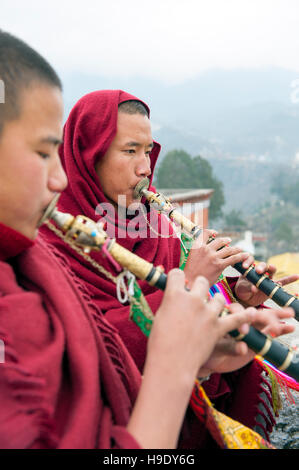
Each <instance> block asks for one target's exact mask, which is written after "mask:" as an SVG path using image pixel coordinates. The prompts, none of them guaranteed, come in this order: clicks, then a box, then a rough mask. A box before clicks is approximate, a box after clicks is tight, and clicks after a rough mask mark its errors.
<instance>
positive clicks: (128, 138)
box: [96, 112, 153, 207]
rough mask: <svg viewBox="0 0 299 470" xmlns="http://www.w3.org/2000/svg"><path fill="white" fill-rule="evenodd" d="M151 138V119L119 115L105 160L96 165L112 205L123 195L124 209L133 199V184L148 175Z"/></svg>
mask: <svg viewBox="0 0 299 470" xmlns="http://www.w3.org/2000/svg"><path fill="white" fill-rule="evenodd" d="M152 148H153V138H152V132H151V125H150V120H149V119H148V117H147V116H143V115H141V114H127V113H124V112H119V113H118V119H117V133H116V136H115V138H114V140H113V141H112V143H111V145H110V147H109V149H108V151H107V152H106V154H105V155H104V157H103V158H102V159H101V160H100V161H99V162H98V163H97V165H96V172H97V174H98V177H99V180H100V184H101V187H102V190H103V192H104V194H105V196H106V197H107V199H108V200H109V201H111V202H112V203H113V204H114V206H116V205H117V203H118V197H119V196H125V206H126V207H128V206H129V205H130V204H131V203H132V202H134V199H133V191H134V188H135V186H136V184H137V183H138V182H139V181H140V180H141V179H142V178H145V177H146V176H149V175H150V174H151V169H150V152H151V150H152Z"/></svg>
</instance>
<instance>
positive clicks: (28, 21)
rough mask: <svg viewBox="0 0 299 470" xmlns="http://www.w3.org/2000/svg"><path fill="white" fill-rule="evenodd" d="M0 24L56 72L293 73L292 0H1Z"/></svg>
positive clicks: (297, 16) (168, 79) (297, 26)
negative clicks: (267, 70) (249, 70)
mask: <svg viewBox="0 0 299 470" xmlns="http://www.w3.org/2000/svg"><path fill="white" fill-rule="evenodd" d="M0 28H2V29H4V30H6V31H9V32H11V33H13V34H15V35H17V36H19V37H20V38H22V39H24V40H25V41H26V42H28V43H29V44H30V45H31V46H33V47H34V48H35V49H37V50H38V51H39V52H40V53H42V54H43V55H44V56H45V57H46V58H47V59H48V60H49V61H50V62H51V64H52V65H53V66H54V67H55V68H56V69H57V70H58V72H59V73H61V74H72V73H77V72H81V73H82V72H84V73H85V74H88V75H96V76H103V77H142V78H147V79H151V80H152V79H153V80H158V81H161V82H164V83H166V84H168V83H169V84H173V83H182V82H185V81H187V80H190V79H193V78H196V77H197V76H198V75H199V74H201V73H202V72H204V71H206V70H208V69H211V68H223V69H233V68H248V67H249V68H250V67H253V68H258V67H273V66H274V67H282V68H285V69H289V70H293V71H295V72H298V74H299V1H298V0H148V1H143V0H109V1H107V0H84V1H76V0H73V1H69V0H51V1H49V0H44V1H42V2H40V1H37V0H0Z"/></svg>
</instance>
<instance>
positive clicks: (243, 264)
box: [242, 253, 254, 269]
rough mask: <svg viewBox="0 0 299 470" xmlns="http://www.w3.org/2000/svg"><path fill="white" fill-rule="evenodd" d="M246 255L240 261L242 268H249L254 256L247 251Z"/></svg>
mask: <svg viewBox="0 0 299 470" xmlns="http://www.w3.org/2000/svg"><path fill="white" fill-rule="evenodd" d="M247 255H248V256H247V257H246V259H245V260H244V261H243V263H242V266H243V268H245V269H247V268H249V266H251V265H252V264H253V263H254V258H253V256H252V255H250V254H249V253H247Z"/></svg>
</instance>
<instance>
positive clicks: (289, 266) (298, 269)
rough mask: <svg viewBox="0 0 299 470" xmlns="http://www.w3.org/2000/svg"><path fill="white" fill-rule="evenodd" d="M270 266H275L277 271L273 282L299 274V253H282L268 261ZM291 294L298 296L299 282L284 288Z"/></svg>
mask: <svg viewBox="0 0 299 470" xmlns="http://www.w3.org/2000/svg"><path fill="white" fill-rule="evenodd" d="M268 264H273V265H274V266H275V267H276V269H277V271H276V273H275V276H274V277H273V280H275V281H278V280H279V279H280V278H282V277H285V276H290V275H292V274H299V253H282V254H280V255H276V256H272V257H271V258H269V259H268ZM283 288H284V289H285V290H286V291H287V292H288V293H289V294H293V295H294V294H297V293H298V292H299V281H296V282H293V283H292V284H290V285H286V286H284V287H283Z"/></svg>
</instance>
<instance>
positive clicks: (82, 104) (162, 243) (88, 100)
mask: <svg viewBox="0 0 299 470" xmlns="http://www.w3.org/2000/svg"><path fill="white" fill-rule="evenodd" d="M130 99H137V98H135V97H134V96H132V95H129V94H127V93H125V92H123V91H119V90H114V91H111V90H105V91H97V92H93V93H90V94H88V95H86V96H84V97H83V98H81V99H80V100H79V101H78V103H77V104H76V105H75V106H74V108H73V109H72V111H71V113H70V115H69V117H68V120H67V122H66V124H65V128H64V143H63V145H62V146H61V147H60V156H61V160H62V164H63V166H64V168H65V171H66V173H67V176H68V179H69V186H68V188H67V189H66V191H64V193H63V194H62V196H61V197H60V200H59V204H58V208H59V209H60V210H62V211H65V212H69V213H71V214H72V215H78V214H83V215H85V216H87V217H89V218H91V219H93V220H98V219H99V216H98V215H96V213H95V209H96V207H97V205H98V204H99V203H103V202H104V203H105V202H107V200H106V198H105V196H104V194H103V191H102V189H101V187H100V182H99V179H98V177H97V175H96V172H95V165H96V162H98V160H99V159H100V158H101V157H103V155H104V154H105V153H106V151H107V149H108V147H109V145H110V143H111V142H112V139H113V137H114V136H115V134H116V130H117V129H116V124H117V113H118V104H119V103H121V102H123V101H127V100H130ZM159 151H160V146H159V145H158V144H157V143H155V146H154V148H153V151H152V152H151V170H152V175H153V171H154V168H155V164H156V161H157V158H158V154H159ZM148 219H149V216H148ZM106 220H107V218H106ZM164 220H165V219H164V217H161V218H160V226H159V231H160V233H161V232H162V233H163V230H162V224H163V221H164ZM129 222H130V218H127V219H126V220H120V219H117V220H116V226H117V228H118V229H124V228H126V227H127V226H128V224H129ZM165 223H167V226H168V222H165ZM142 224H143V225H142ZM140 227H142V234H143V237H138V238H135V239H133V238H130V237H126V238H122V237H119V236H116V238H117V241H118V243H120V244H121V245H122V246H124V247H126V248H127V249H129V250H130V251H132V252H134V253H136V254H137V255H139V256H141V257H142V258H144V259H146V260H147V261H149V262H152V263H153V264H154V265H155V266H157V265H162V266H163V267H164V268H165V272H166V273H167V272H168V271H169V270H170V269H172V268H174V267H178V266H179V259H180V242H179V240H178V238H176V237H171V238H164V237H155V238H153V237H151V236H150V235H151V232H150V231H149V229H148V226H147V224H146V222H145V221H142V220H141V222H140ZM111 228H112V224H110V223H109V222H108V226H107V232H108V233H109V230H110V229H111ZM42 233H43V234H44V236H46V238H47V239H48V240H49V241H50V242H51V243H53V244H54V245H55V246H56V247H57V248H58V249H59V250H60V251H61V252H62V253H64V254H65V255H66V256H67V258H68V260H69V262H70V264H71V266H72V269H73V270H74V272H75V273H76V275H77V276H78V277H79V278H80V279H81V280H82V281H83V282H84V283H85V285H86V287H87V289H88V291H89V292H90V294H91V296H92V298H93V300H94V301H95V303H96V304H97V305H98V307H99V308H101V309H102V310H103V312H104V313H105V317H106V319H108V320H109V321H110V322H111V323H112V324H113V325H114V326H115V327H116V328H117V330H118V332H119V334H120V336H121V337H122V339H123V341H124V343H125V344H126V346H127V348H128V350H129V352H130V353H131V355H132V357H133V359H134V360H135V362H136V364H137V366H138V368H139V369H140V370H141V371H142V369H143V365H144V360H145V355H146V341H147V340H146V337H145V336H144V335H143V333H142V332H141V331H140V329H139V328H138V327H137V326H136V325H135V324H134V323H133V322H131V321H130V320H129V307H128V305H126V306H123V305H121V304H120V303H119V301H118V300H117V298H116V288H115V284H114V283H113V282H112V281H110V280H109V279H107V278H106V277H104V276H102V275H101V274H99V272H98V271H97V270H96V269H95V268H93V267H92V266H91V264H90V263H88V262H86V261H85V260H84V259H83V258H82V256H80V255H78V254H77V253H76V252H74V251H73V250H72V249H71V248H70V247H68V246H67V245H66V244H65V243H64V242H63V241H61V240H60V239H59V238H58V237H57V236H56V235H55V234H53V233H52V232H50V231H49V229H48V228H47V227H44V228H42ZM116 235H118V233H117V234H116ZM91 256H92V257H93V258H94V259H95V260H97V261H98V262H99V264H101V265H103V266H104V267H105V268H106V269H108V270H109V271H110V272H111V273H112V274H114V275H117V271H115V269H114V268H113V266H112V265H111V264H109V261H108V260H107V259H105V257H104V256H103V254H102V253H101V252H100V253H95V252H92V253H91ZM139 284H140V286H141V288H142V291H143V293H144V294H145V296H146V299H147V301H148V303H149V305H150V307H151V309H152V311H153V312H154V313H155V312H156V310H157V309H158V307H159V305H160V302H161V299H162V295H163V293H162V292H160V291H159V290H156V289H155V288H153V287H151V286H149V285H148V284H147V283H146V282H139ZM250 367H251V366H248V368H249V369H250ZM252 370H253V369H252ZM261 370H262V369H261V368H260V371H261ZM230 375H232V376H234V374H230ZM230 375H229V374H228V377H229V376H230ZM237 376H238V378H239V379H240V380H242V372H241V373H240V374H238V375H237ZM247 377H248V376H247ZM251 380H252V381H253V382H254V383H255V384H257V386H258V384H259V383H260V380H261V378H260V372H257V370H256V369H255V368H254V370H253V373H252V374H251ZM235 387H236V390H237V389H238V385H237V383H235ZM205 389H206V392H207V394H208V396H209V398H210V399H211V400H212V401H213V402H214V403H215V405H216V406H217V401H215V400H220V401H221V404H222V403H228V401H229V400H228V399H229V397H230V395H231V393H232V388H231V385H230V384H229V380H228V379H227V378H226V377H225V376H223V375H219V374H213V376H212V379H211V380H209V381H208V382H207V383H205ZM245 395H246V393H245ZM234 396H236V395H234ZM236 399H237V401H238V405H236V407H235V408H237V407H238V406H240V407H241V403H242V401H243V400H244V395H242V396H241V395H238V396H237V398H236ZM255 400H256V403H255V404H254V406H253V407H251V408H249V407H248V408H246V411H244V413H243V411H242V416H243V415H244V414H245V415H247V416H248V419H249V420H251V419H252V416H255V414H256V406H255V405H256V404H257V403H258V401H259V397H258V396H257V395H256V396H255ZM227 410H229V407H228V408H227V409H226V410H223V411H224V412H225V411H227ZM243 410H244V407H243ZM245 421H246V419H245ZM244 424H246V422H244ZM186 426H187V425H185V428H186ZM187 427H188V426H187ZM192 429H193V431H192V439H194V436H195V435H196V436H197V437H198V435H199V433H200V432H202V431H203V430H202V429H199V424H198V423H196V424H195V428H192ZM195 429H196V430H197V431H196V433H195Z"/></svg>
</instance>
